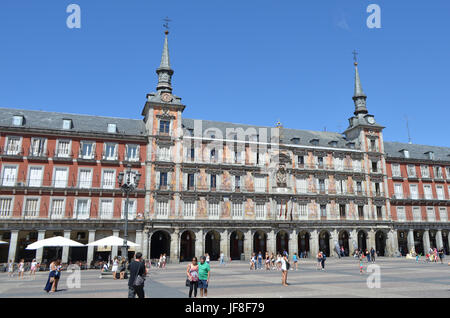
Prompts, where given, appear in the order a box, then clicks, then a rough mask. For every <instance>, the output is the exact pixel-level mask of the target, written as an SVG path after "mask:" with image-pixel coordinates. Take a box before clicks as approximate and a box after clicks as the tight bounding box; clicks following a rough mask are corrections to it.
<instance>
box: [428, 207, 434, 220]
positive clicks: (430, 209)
mask: <svg viewBox="0 0 450 318" xmlns="http://www.w3.org/2000/svg"><path fill="white" fill-rule="evenodd" d="M427 221H428V222H434V221H436V213H435V211H434V207H432V206H427Z"/></svg>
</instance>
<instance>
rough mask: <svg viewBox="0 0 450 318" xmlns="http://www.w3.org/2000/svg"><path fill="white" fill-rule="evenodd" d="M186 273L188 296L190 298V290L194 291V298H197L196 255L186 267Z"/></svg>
mask: <svg viewBox="0 0 450 318" xmlns="http://www.w3.org/2000/svg"><path fill="white" fill-rule="evenodd" d="M186 275H187V277H188V280H189V298H192V291H194V298H197V288H198V263H197V257H194V258H193V259H192V262H191V263H190V264H189V265H188V267H187V269H186Z"/></svg>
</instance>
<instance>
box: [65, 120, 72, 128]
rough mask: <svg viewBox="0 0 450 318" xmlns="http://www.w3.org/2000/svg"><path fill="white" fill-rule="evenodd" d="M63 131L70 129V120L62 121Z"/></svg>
mask: <svg viewBox="0 0 450 318" xmlns="http://www.w3.org/2000/svg"><path fill="white" fill-rule="evenodd" d="M63 129H72V120H71V119H63Z"/></svg>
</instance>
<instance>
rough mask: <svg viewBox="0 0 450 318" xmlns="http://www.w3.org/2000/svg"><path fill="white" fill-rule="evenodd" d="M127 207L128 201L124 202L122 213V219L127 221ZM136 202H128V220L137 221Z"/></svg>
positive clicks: (124, 200)
mask: <svg viewBox="0 0 450 318" xmlns="http://www.w3.org/2000/svg"><path fill="white" fill-rule="evenodd" d="M126 205H127V200H126V199H123V200H122V212H121V214H120V218H121V219H122V220H124V219H125V207H126ZM136 205H137V204H136V200H129V201H128V212H127V213H128V220H134V219H136Z"/></svg>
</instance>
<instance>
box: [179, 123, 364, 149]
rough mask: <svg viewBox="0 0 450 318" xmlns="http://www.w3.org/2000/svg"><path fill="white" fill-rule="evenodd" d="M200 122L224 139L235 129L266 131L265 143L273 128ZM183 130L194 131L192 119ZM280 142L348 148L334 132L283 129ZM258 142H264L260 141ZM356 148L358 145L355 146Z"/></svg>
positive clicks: (342, 138)
mask: <svg viewBox="0 0 450 318" xmlns="http://www.w3.org/2000/svg"><path fill="white" fill-rule="evenodd" d="M201 122H202V130H203V132H205V131H206V130H208V129H211V128H215V129H218V130H220V131H221V133H222V136H223V137H226V131H227V129H236V128H242V129H244V131H245V130H247V129H248V128H255V130H256V132H257V133H259V129H260V128H262V129H267V141H269V140H270V138H271V135H270V134H271V129H273V128H275V127H268V126H255V125H246V124H235V123H227V122H220V121H210V120H201ZM182 125H183V128H186V129H194V119H189V118H183V120H182ZM282 135H283V138H282V142H283V143H285V144H295V145H303V146H309V147H311V146H312V144H311V140H313V139H318V144H317V146H319V147H328V148H330V147H332V146H331V145H330V142H332V141H337V145H336V146H335V147H336V148H348V149H350V148H349V146H348V145H347V143H348V142H349V141H348V140H346V139H345V138H344V136H343V135H342V134H340V133H336V132H325V131H312V130H300V129H289V128H283V129H282ZM293 138H299V139H300V140H299V141H298V143H297V144H296V143H294V141H293V140H292V139H293ZM260 141H264V140H261V139H260ZM355 147H356V148H358V145H356V146H355Z"/></svg>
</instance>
